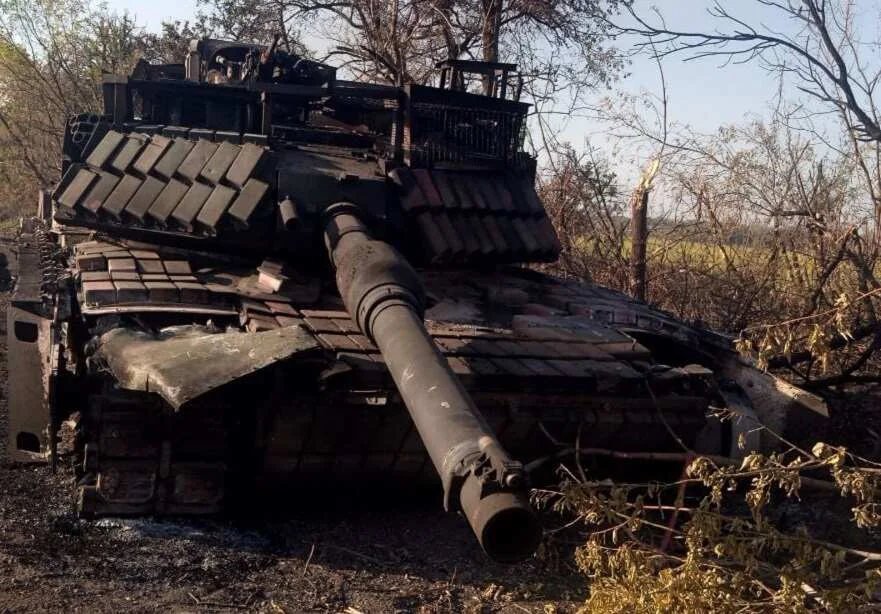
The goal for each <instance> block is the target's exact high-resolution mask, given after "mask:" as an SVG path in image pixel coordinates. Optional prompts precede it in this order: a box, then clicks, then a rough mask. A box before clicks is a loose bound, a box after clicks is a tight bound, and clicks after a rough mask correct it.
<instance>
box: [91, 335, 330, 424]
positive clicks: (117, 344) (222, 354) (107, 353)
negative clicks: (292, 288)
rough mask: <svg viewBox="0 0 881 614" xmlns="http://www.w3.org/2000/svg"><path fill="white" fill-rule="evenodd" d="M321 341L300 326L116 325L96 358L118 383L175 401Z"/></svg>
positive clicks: (183, 401) (301, 354) (306, 350)
mask: <svg viewBox="0 0 881 614" xmlns="http://www.w3.org/2000/svg"><path fill="white" fill-rule="evenodd" d="M319 347H320V346H319V345H318V343H317V342H316V341H315V339H314V338H313V337H312V336H311V335H310V334H308V333H307V332H305V331H304V330H302V329H301V328H299V327H287V328H279V329H278V330H272V331H268V332H261V333H256V334H244V333H239V332H235V333H218V332H215V331H211V330H206V329H205V328H204V327H196V326H183V327H174V328H170V329H164V330H162V331H159V333H157V334H151V333H146V332H141V331H135V330H132V329H128V328H115V329H113V330H111V331H108V332H107V333H105V334H104V335H102V336H101V337H99V338H98V347H97V349H96V353H95V359H96V360H98V361H101V362H103V363H105V364H106V365H107V367H108V368H109V369H110V372H111V373H112V374H113V377H114V378H115V380H116V381H117V383H118V384H119V386H120V387H122V388H125V389H126V390H140V391H143V392H152V393H155V394H158V395H159V396H160V397H162V398H163V399H164V400H165V401H166V402H167V403H168V404H169V405H170V406H171V407H173V408H174V409H176V410H179V409H181V407H182V406H184V405H185V404H186V403H188V402H190V401H193V400H194V399H197V398H199V397H200V396H202V395H204V394H206V393H208V392H211V391H212V390H215V389H216V388H219V387H221V386H223V385H224V384H228V383H229V382H232V381H234V380H238V379H240V378H243V377H246V376H247V375H250V374H252V373H255V372H257V371H260V370H261V369H264V368H266V367H268V366H270V365H272V364H274V363H276V362H279V361H282V360H287V359H289V358H291V357H294V356H297V357H300V358H302V357H307V356H308V355H309V353H310V352H313V353H314V351H315V350H317V349H318V348H319Z"/></svg>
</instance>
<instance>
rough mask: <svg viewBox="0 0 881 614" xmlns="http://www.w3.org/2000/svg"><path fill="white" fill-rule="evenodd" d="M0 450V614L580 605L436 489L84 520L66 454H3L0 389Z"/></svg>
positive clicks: (570, 585) (575, 585) (3, 299)
mask: <svg viewBox="0 0 881 614" xmlns="http://www.w3.org/2000/svg"><path fill="white" fill-rule="evenodd" d="M0 249H3V246H0ZM8 298H9V295H8V293H6V292H0V333H2V336H3V337H4V338H3V339H0V341H2V343H0V378H2V381H3V382H4V383H5V381H6V344H5V334H6V306H7V302H8ZM0 442H2V452H0V614H5V613H13V612H15V613H18V612H89V613H105V612H106V613H109V612H114V613H116V612H163V613H164V612H177V613H184V612H193V613H196V612H199V613H202V612H205V613H209V612H210V613H226V612H237V613H238V612H267V613H274V614H282V613H285V612H287V613H291V614H292V613H294V612H347V611H348V612H350V613H353V612H363V613H364V614H368V613H375V612H402V613H403V612H544V611H546V610H545V604H547V603H550V602H553V603H554V604H555V605H556V607H557V610H556V611H558V612H566V611H571V610H573V609H574V608H575V607H576V605H577V602H578V601H577V600H579V599H581V598H583V590H584V584H583V581H582V580H581V579H579V577H578V576H577V575H572V574H571V573H569V572H568V571H564V572H563V573H558V572H555V571H554V570H553V569H552V568H551V567H550V565H548V564H546V563H543V562H539V561H531V562H529V563H525V564H521V565H518V566H515V567H503V566H498V565H494V564H491V563H490V562H488V560H487V559H486V558H485V556H484V555H483V554H482V553H481V552H480V550H479V548H478V547H477V545H476V544H475V542H474V539H473V537H472V536H471V534H470V532H469V530H468V528H467V525H466V524H465V522H464V520H462V519H460V518H456V517H454V516H448V515H445V514H443V513H441V512H440V511H439V510H438V507H439V498H440V497H439V493H433V494H434V496H432V497H430V498H426V497H425V496H424V495H419V496H416V497H415V500H406V499H405V500H403V501H401V500H397V501H392V502H390V503H386V504H385V505H384V506H380V505H379V504H376V503H365V504H362V505H360V506H359V505H357V504H353V503H352V502H351V501H349V502H340V501H328V500H324V499H317V500H310V501H304V502H302V503H301V504H299V505H297V506H295V507H296V509H293V510H292V511H291V512H290V514H287V515H286V516H285V518H284V519H281V520H279V519H274V520H272V519H251V520H250V521H248V522H244V523H243V522H232V521H230V520H210V521H205V520H197V521H181V522H168V521H161V522H158V521H152V520H147V519H138V520H106V519H105V520H100V521H94V522H92V521H90V522H85V521H81V520H79V519H78V518H76V516H74V515H73V514H72V512H71V510H72V508H73V501H72V496H71V495H72V492H73V485H74V484H73V480H74V477H73V470H72V466H71V462H72V461H71V460H70V459H66V460H64V461H63V462H62V463H61V466H60V468H59V471H58V473H57V474H54V475H53V474H52V472H51V471H50V470H49V468H48V467H46V466H28V465H12V464H10V463H9V462H8V461H7V460H6V456H5V446H6V401H5V394H4V396H3V399H2V400H0ZM344 504H345V507H344V506H343V505H344ZM359 507H360V508H362V509H359ZM347 608H353V609H348V610H347Z"/></svg>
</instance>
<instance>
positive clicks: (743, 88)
mask: <svg viewBox="0 0 881 614" xmlns="http://www.w3.org/2000/svg"><path fill="white" fill-rule="evenodd" d="M723 3H724V4H725V5H726V6H730V7H732V10H735V11H737V15H738V16H741V17H745V18H747V19H749V20H759V21H762V22H764V23H766V24H767V25H770V26H772V27H775V28H780V29H785V28H786V27H787V24H785V23H774V21H773V19H768V18H769V15H768V14H767V13H762V12H761V11H760V9H758V8H756V7H757V6H759V5H758V3H754V2H745V1H744V0H723ZM862 3H866V4H867V5H868V4H872V3H873V0H861V4H862ZM108 5H109V7H110V8H111V9H112V10H117V11H128V12H129V13H131V14H133V15H135V16H136V17H137V19H138V21H139V22H140V23H142V24H143V25H145V26H146V27H147V28H148V29H151V30H155V29H158V27H159V25H160V24H161V22H162V21H163V20H167V19H178V20H186V19H192V17H193V16H194V15H195V13H196V10H197V6H196V0H152V1H149V2H143V1H142V0H109V2H108ZM637 5H638V6H639V5H642V6H643V7H644V8H647V7H651V6H656V7H657V8H658V9H659V10H660V11H661V13H662V14H663V16H664V18H665V19H666V21H667V23H668V25H670V26H671V27H676V28H681V29H695V30H699V29H707V28H708V27H710V28H712V27H713V26H714V24H715V23H716V22H715V21H714V20H713V19H712V18H711V17H709V16H708V15H707V13H706V8H707V7H708V6H709V5H710V0H637ZM664 70H665V74H666V78H667V86H668V98H669V101H670V104H669V111H670V119H671V120H672V121H674V122H677V123H687V124H690V125H691V126H692V127H694V128H695V129H697V130H698V131H701V132H711V131H713V130H715V129H716V128H717V127H718V126H720V125H722V124H725V123H731V122H738V121H740V120H742V119H744V118H745V117H747V116H750V115H760V116H764V115H767V112H768V109H769V108H770V105H771V102H772V100H773V97H774V95H775V93H776V88H777V83H776V82H775V80H774V78H773V77H772V76H771V75H769V74H768V73H766V72H764V71H763V70H762V69H761V68H760V67H758V66H757V65H755V64H747V65H733V64H729V65H728V66H724V67H722V66H721V61H720V60H718V59H704V60H700V61H692V62H684V61H683V60H682V59H681V58H679V57H672V58H667V59H666V60H665V61H664ZM628 72H629V73H630V74H629V76H628V77H626V78H625V79H624V80H623V81H621V82H620V83H619V84H617V86H616V90H621V91H625V92H629V93H638V92H641V91H649V92H658V91H659V90H660V86H659V77H658V71H657V67H656V65H655V63H654V62H653V61H652V60H650V59H648V58H647V57H644V56H643V57H636V58H634V59H633V60H632V64H631V65H630V67H629V68H628ZM579 124H580V123H579ZM578 136H579V135H575V134H573V135H572V138H571V140H572V141H578V140H580V139H579V138H577V137H578Z"/></svg>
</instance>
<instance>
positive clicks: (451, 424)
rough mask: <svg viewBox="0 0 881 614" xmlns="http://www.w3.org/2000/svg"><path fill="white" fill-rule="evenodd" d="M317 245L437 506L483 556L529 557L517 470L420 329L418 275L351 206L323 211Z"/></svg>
mask: <svg viewBox="0 0 881 614" xmlns="http://www.w3.org/2000/svg"><path fill="white" fill-rule="evenodd" d="M325 241H326V244H327V248H328V252H329V254H330V258H331V261H332V263H333V265H334V267H336V271H337V286H338V287H339V291H340V294H341V296H342V298H343V302H344V303H345V304H346V308H347V309H348V311H349V313H350V314H351V316H352V318H353V319H354V320H355V322H356V323H357V324H358V327H359V328H360V329H361V331H362V332H363V333H364V334H365V335H366V336H367V337H368V338H370V339H371V340H372V341H373V342H374V343H375V344H376V345H377V347H378V348H379V350H380V352H381V353H382V356H383V358H384V360H385V362H386V365H387V366H388V369H389V372H390V373H391V376H392V379H393V380H394V381H395V384H396V386H397V388H398V391H399V392H400V394H401V398H402V399H403V401H404V404H405V405H406V406H407V409H408V411H409V412H410V415H411V417H412V418H413V422H414V424H415V425H416V429H417V431H418V432H419V435H420V437H421V438H422V441H423V443H424V445H425V448H426V450H427V451H428V454H429V456H430V457H431V460H432V462H433V463H434V466H435V468H436V469H437V472H438V474H439V475H440V477H441V481H442V483H443V487H444V505H445V508H446V509H448V510H451V509H461V510H462V512H463V513H464V515H465V517H466V518H467V519H468V522H469V524H470V525H471V528H472V529H473V530H474V533H475V535H476V536H477V539H478V541H479V542H480V544H481V546H482V547H483V549H484V550H485V551H486V553H487V554H488V555H489V556H490V557H492V558H493V559H496V560H498V561H502V562H515V561H518V560H522V559H524V558H526V557H528V556H531V555H532V554H533V553H534V552H535V549H536V548H537V547H538V543H539V541H540V539H541V527H540V526H539V523H538V519H537V517H536V515H535V512H534V511H533V509H532V507H531V506H530V505H529V501H528V499H527V489H526V480H525V475H524V473H523V467H522V465H520V463H517V462H515V461H514V460H512V459H511V458H510V457H509V456H508V455H507V453H506V452H505V451H504V450H503V449H502V447H501V445H500V444H499V442H498V440H497V439H496V437H495V435H494V434H493V433H492V430H491V429H490V427H489V425H488V424H487V423H486V420H485V419H484V418H483V416H482V415H481V413H480V411H479V410H478V409H477V407H476V406H475V404H474V402H473V400H472V399H471V397H470V395H469V394H468V392H467V391H466V390H465V388H464V387H463V386H462V383H461V382H460V381H459V378H458V377H457V376H456V375H455V373H453V371H452V370H451V369H450V367H449V365H448V364H447V361H446V358H444V356H443V355H442V354H441V353H440V351H439V350H438V349H437V346H436V345H435V344H434V341H433V340H432V339H431V336H430V335H429V334H428V332H427V331H426V330H425V326H424V324H423V321H422V316H423V298H422V297H423V295H424V292H423V290H422V285H421V282H420V280H419V277H418V275H417V274H416V272H415V271H414V270H413V268H412V267H411V266H410V264H409V263H408V262H407V261H406V259H405V258H404V257H403V256H402V255H401V254H400V253H398V252H397V251H396V250H395V249H394V248H393V247H392V246H391V245H389V244H388V243H385V242H383V241H377V240H375V239H373V237H372V236H371V235H370V233H369V231H368V229H367V227H366V225H365V224H364V223H363V221H362V219H361V216H360V213H359V210H358V208H357V207H356V206H355V205H351V204H348V203H340V204H337V205H334V206H332V207H331V208H330V209H328V222H327V225H326V227H325Z"/></svg>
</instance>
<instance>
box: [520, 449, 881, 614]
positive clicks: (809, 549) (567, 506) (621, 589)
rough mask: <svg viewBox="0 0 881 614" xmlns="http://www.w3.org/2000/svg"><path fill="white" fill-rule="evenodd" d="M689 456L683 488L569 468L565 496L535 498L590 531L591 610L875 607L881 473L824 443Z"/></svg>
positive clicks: (584, 555)
mask: <svg viewBox="0 0 881 614" xmlns="http://www.w3.org/2000/svg"><path fill="white" fill-rule="evenodd" d="M683 458H684V459H685V461H686V466H687V468H686V471H685V473H684V476H683V479H681V480H680V481H677V482H674V483H667V484H658V483H644V484H624V483H613V482H611V481H609V480H604V481H591V480H589V479H585V478H583V477H582V478H577V477H576V475H581V476H583V475H584V473H583V472H582V471H581V469H580V468H579V470H578V471H574V470H571V471H570V470H568V469H565V468H563V476H564V479H563V481H562V484H561V486H560V488H559V490H557V491H540V492H538V493H537V494H536V499H537V500H538V501H539V502H540V503H542V504H545V505H550V506H552V507H553V508H554V509H556V510H558V511H561V512H564V513H565V514H574V515H575V520H574V521H570V524H571V522H579V523H580V524H581V526H582V527H583V528H584V529H585V530H586V531H587V533H588V536H587V538H586V542H585V543H584V545H583V546H581V547H579V548H578V550H577V552H576V562H577V565H578V567H579V569H580V570H581V571H582V572H583V573H585V574H586V576H587V577H588V578H589V581H590V583H589V588H590V595H589V598H588V599H587V601H586V603H585V604H584V606H583V608H582V611H583V612H587V613H593V612H596V613H604V614H606V613H609V612H630V613H640V612H645V613H649V612H652V613H654V612H683V613H685V612H719V613H723V614H726V613H732V614H733V613H735V612H818V611H819V612H852V611H859V610H862V609H864V608H869V607H872V606H873V605H877V604H875V601H874V596H875V595H876V591H877V590H878V589H879V588H881V553H877V552H873V551H871V550H870V549H869V548H867V547H866V545H865V544H866V542H867V541H868V540H869V537H868V536H869V533H868V532H867V530H868V529H872V528H877V527H878V526H879V523H881V514H879V512H881V507H879V505H881V499H879V488H881V465H879V464H877V463H873V462H871V461H869V460H867V459H865V458H861V457H859V456H856V455H855V454H852V453H850V452H848V451H847V450H846V449H844V448H841V447H836V446H831V445H828V444H824V443H818V444H816V445H815V446H814V447H813V449H812V450H810V451H806V450H803V449H800V448H798V447H796V446H794V445H792V444H788V443H787V444H786V447H785V449H784V451H782V452H779V453H774V454H767V455H765V454H759V453H751V454H749V455H748V456H746V458H744V460H743V461H742V462H740V463H733V461H730V460H729V459H724V458H708V457H697V458H693V460H692V457H689V456H687V455H683ZM808 476H810V477H808ZM818 478H823V479H818ZM818 492H819V493H822V496H820V497H819V498H818V495H817V493H818ZM802 497H804V500H802ZM830 498H831V500H837V501H838V502H846V504H847V505H849V506H850V507H851V512H852V514H851V517H850V519H849V520H848V519H847V518H846V516H843V517H841V518H838V519H837V520H838V521H839V522H841V523H842V526H841V527H837V528H836V529H835V531H834V535H833V537H832V538H830V539H822V538H821V537H825V536H820V537H818V536H817V535H816V534H817V533H819V532H820V530H825V531H826V532H827V533H828V532H830V531H829V529H830V527H829V526H828V518H821V515H820V514H819V513H818V512H820V511H826V510H828V509H830V508H831V507H833V505H832V503H830ZM833 502H834V501H833ZM818 503H819V504H820V505H819V506H818ZM781 510H786V511H785V513H783V512H781ZM567 517H568V516H567ZM793 519H795V522H793ZM824 524H825V526H820V525H824ZM848 524H850V526H849V527H847V526H844V525H848ZM788 525H791V526H788ZM848 542H856V543H848Z"/></svg>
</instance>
